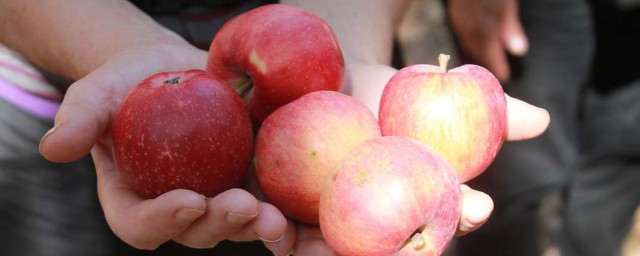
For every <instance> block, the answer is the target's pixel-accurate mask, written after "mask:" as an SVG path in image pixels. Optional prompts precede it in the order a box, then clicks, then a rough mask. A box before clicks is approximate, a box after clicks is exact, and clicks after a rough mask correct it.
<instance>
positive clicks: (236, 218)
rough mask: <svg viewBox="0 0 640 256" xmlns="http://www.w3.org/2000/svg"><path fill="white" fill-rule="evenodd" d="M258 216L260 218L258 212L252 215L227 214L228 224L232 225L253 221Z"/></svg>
mask: <svg viewBox="0 0 640 256" xmlns="http://www.w3.org/2000/svg"><path fill="white" fill-rule="evenodd" d="M256 216H258V213H257V212H256V213H252V214H243V213H236V212H227V222H229V223H231V224H243V223H247V222H249V221H251V220H252V219H253V218H255V217H256Z"/></svg>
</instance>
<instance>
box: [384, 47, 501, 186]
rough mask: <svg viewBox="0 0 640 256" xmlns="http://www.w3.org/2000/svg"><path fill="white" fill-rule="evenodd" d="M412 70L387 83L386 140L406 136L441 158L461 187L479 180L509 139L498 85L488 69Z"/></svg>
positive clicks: (421, 67)
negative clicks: (449, 165)
mask: <svg viewBox="0 0 640 256" xmlns="http://www.w3.org/2000/svg"><path fill="white" fill-rule="evenodd" d="M448 59H449V56H448V55H440V57H439V60H440V71H432V69H431V68H430V67H432V66H428V65H413V66H408V67H405V68H403V69H401V70H400V71H398V72H397V73H396V74H395V75H394V76H393V77H392V78H391V79H390V80H389V82H388V83H387V85H386V87H385V88H384V90H383V93H382V96H381V99H380V109H379V114H378V117H379V121H380V128H381V129H382V134H383V135H396V136H408V137H411V138H414V139H417V140H419V141H421V142H423V143H425V144H426V145H428V146H430V147H431V148H433V149H435V150H436V151H437V152H438V153H440V154H441V155H442V156H443V157H444V158H445V159H446V160H447V161H448V162H449V163H450V164H451V165H452V166H453V169H454V170H456V172H457V173H458V177H459V179H460V182H466V181H468V180H471V179H473V178H474V177H476V176H478V175H480V174H481V173H482V172H484V171H485V170H486V168H487V167H488V166H489V164H491V162H493V160H494V159H495V156H496V154H497V153H498V151H499V150H500V147H501V146H502V143H503V142H504V141H505V139H506V136H507V103H506V98H505V94H504V92H503V90H502V87H501V86H500V82H498V80H497V79H496V78H495V76H494V75H493V74H492V73H491V72H489V71H488V70H487V69H485V68H483V67H481V66H477V65H463V66H460V67H458V68H454V69H451V70H448V71H447V67H446V66H447V61H448Z"/></svg>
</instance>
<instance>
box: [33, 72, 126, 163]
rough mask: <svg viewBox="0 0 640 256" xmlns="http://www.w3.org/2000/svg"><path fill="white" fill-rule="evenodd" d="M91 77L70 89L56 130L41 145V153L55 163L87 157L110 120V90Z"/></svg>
mask: <svg viewBox="0 0 640 256" xmlns="http://www.w3.org/2000/svg"><path fill="white" fill-rule="evenodd" d="M106 88H107V87H106V86H104V85H103V84H102V83H101V82H99V81H95V80H94V79H93V78H92V77H90V76H88V77H87V78H83V79H81V80H79V81H78V82H76V83H74V84H73V85H71V86H70V87H69V89H68V90H67V93H66V94H65V99H64V101H62V104H61V106H60V109H59V110H58V113H57V114H56V118H55V122H54V127H53V128H52V129H51V130H50V131H49V132H47V133H46V134H45V135H44V136H43V138H42V140H41V142H40V153H41V154H42V155H43V156H44V157H45V158H46V159H48V160H50V161H53V162H71V161H75V160H78V159H80V158H82V157H84V156H86V155H87V154H88V153H89V151H90V150H91V148H92V147H93V145H94V144H95V143H96V141H97V138H98V136H99V135H101V134H102V133H103V132H104V131H105V129H106V127H107V123H108V120H109V111H108V110H109V109H110V108H111V106H112V105H115V104H112V102H111V101H110V100H109V97H110V95H111V94H110V91H109V90H108V89H106Z"/></svg>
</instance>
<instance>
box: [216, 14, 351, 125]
mask: <svg viewBox="0 0 640 256" xmlns="http://www.w3.org/2000/svg"><path fill="white" fill-rule="evenodd" d="M207 71H209V72H211V73H213V74H215V75H217V76H219V77H221V78H223V79H224V80H226V81H227V82H228V83H229V84H231V86H233V88H235V89H236V91H238V92H239V93H241V94H242V95H243V97H244V98H245V99H246V100H247V101H248V102H247V105H248V108H249V112H250V114H251V117H252V119H253V120H254V122H255V123H256V124H259V123H261V122H262V121H263V120H264V119H265V118H266V117H267V115H269V113H271V112H273V111H274V110H276V109H277V108H278V107H280V106H283V105H285V104H287V103H289V102H291V101H293V100H295V99H297V98H299V97H300V96H302V95H304V94H307V93H309V92H312V91H319V90H333V91H338V90H339V89H340V88H341V86H342V84H343V82H344V72H345V71H344V60H343V58H342V52H341V51H340V47H339V46H338V42H337V41H336V38H335V35H334V33H333V30H332V29H331V27H330V26H329V25H328V24H327V23H325V22H324V21H323V20H322V19H320V18H318V17H316V16H314V15H313V14H311V13H309V12H307V11H304V10H302V9H299V8H297V7H293V6H289V5H284V4H272V5H266V6H262V7H258V8H256V9H253V10H250V11H248V12H246V13H243V14H241V15H239V16H237V17H235V18H234V19H232V20H230V21H229V22H227V23H225V24H224V25H223V26H222V27H221V28H220V30H219V31H218V32H217V34H216V35H215V37H214V39H213V41H212V43H211V47H210V49H209V59H208V63H207Z"/></svg>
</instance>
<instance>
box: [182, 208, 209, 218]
mask: <svg viewBox="0 0 640 256" xmlns="http://www.w3.org/2000/svg"><path fill="white" fill-rule="evenodd" d="M202 214H204V210H202V209H196V208H180V210H178V212H176V219H178V220H182V221H194V220H195V219H197V218H199V217H200V216H202Z"/></svg>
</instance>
